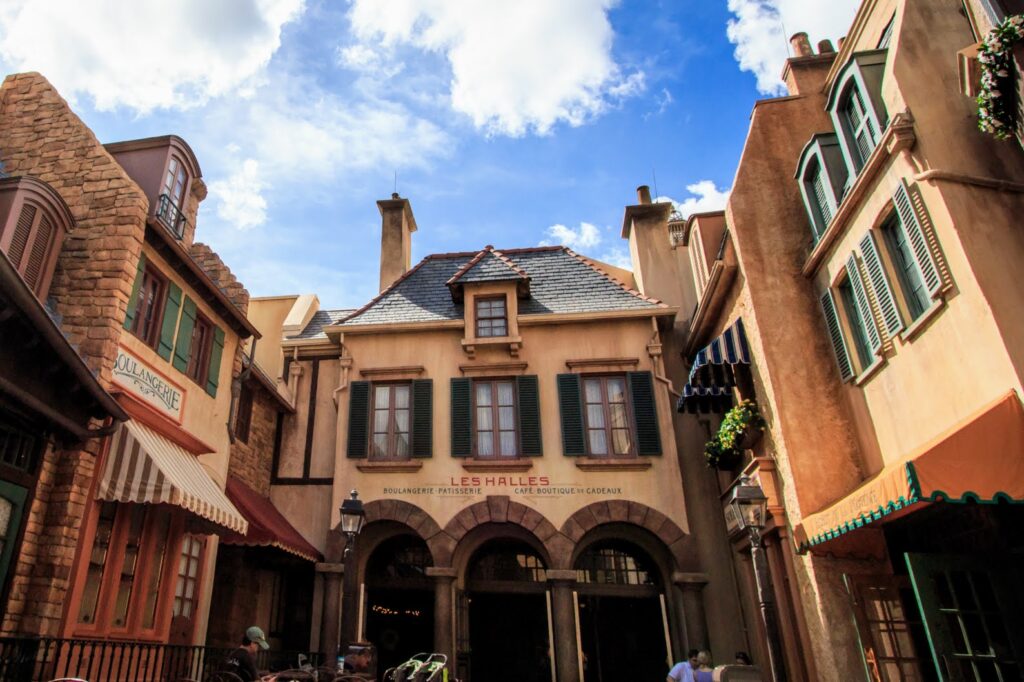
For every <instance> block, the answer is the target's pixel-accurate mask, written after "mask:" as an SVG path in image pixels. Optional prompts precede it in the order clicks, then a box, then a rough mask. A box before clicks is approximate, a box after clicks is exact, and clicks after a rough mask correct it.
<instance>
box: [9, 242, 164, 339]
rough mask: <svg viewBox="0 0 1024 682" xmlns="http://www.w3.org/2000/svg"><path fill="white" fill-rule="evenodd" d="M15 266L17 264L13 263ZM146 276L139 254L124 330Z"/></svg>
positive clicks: (130, 323) (129, 325) (130, 321)
mask: <svg viewBox="0 0 1024 682" xmlns="http://www.w3.org/2000/svg"><path fill="white" fill-rule="evenodd" d="M15 265H17V263H15ZM145 274H146V254H144V253H140V254H139V266H138V267H137V268H136V269H135V284H133V285H132V295H131V296H130V297H129V298H128V314H127V315H126V316H125V318H124V328H125V329H131V328H132V322H134V321H135V309H136V308H137V307H138V303H139V289H141V288H142V278H143V276H144V275H145Z"/></svg>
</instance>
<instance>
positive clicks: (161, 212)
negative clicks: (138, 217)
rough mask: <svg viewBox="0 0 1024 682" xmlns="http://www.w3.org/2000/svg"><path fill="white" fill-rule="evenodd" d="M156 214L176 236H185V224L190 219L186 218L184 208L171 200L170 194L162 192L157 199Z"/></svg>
mask: <svg viewBox="0 0 1024 682" xmlns="http://www.w3.org/2000/svg"><path fill="white" fill-rule="evenodd" d="M155 215H156V219H157V220H159V221H160V222H161V223H163V225H164V227H166V228H167V229H168V230H170V231H171V234H173V235H174V236H175V237H177V238H178V239H182V238H183V237H184V236H185V226H186V225H187V224H188V221H187V220H185V214H184V213H183V212H182V210H181V209H180V208H178V207H177V206H175V205H174V202H172V201H171V197H170V196H169V195H167V194H161V195H160V197H159V198H158V199H157V205H156V214H155Z"/></svg>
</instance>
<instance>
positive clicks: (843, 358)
mask: <svg viewBox="0 0 1024 682" xmlns="http://www.w3.org/2000/svg"><path fill="white" fill-rule="evenodd" d="M821 309H822V311H823V312H824V313H825V324H826V326H827V327H828V336H829V338H830V339H831V340H832V350H833V352H834V353H835V356H836V364H838V365H839V376H840V377H842V379H843V381H846V380H847V379H849V378H850V377H852V376H853V366H852V365H851V364H850V353H849V351H847V349H846V340H845V339H844V338H843V328H842V327H841V326H839V315H838V314H837V313H836V301H835V299H834V298H833V297H832V291H831V289H826V290H825V293H823V294H822V295H821Z"/></svg>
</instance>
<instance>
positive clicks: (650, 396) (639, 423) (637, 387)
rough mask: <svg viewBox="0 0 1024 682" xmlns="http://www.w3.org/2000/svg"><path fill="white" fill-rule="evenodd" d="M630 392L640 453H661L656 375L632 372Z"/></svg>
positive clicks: (630, 374) (637, 450)
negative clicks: (655, 392) (655, 394)
mask: <svg viewBox="0 0 1024 682" xmlns="http://www.w3.org/2000/svg"><path fill="white" fill-rule="evenodd" d="M627 376H628V378H629V393H630V396H631V397H632V399H633V420H634V421H635V422H636V452H637V454H638V455H660V454H661V433H660V431H659V430H658V406H657V403H656V402H655V399H654V377H653V376H652V375H651V373H650V372H630V373H629V374H628V375H627Z"/></svg>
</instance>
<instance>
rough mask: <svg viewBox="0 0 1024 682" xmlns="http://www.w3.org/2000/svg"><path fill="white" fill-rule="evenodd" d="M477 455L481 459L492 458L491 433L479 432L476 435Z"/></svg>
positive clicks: (492, 443)
mask: <svg viewBox="0 0 1024 682" xmlns="http://www.w3.org/2000/svg"><path fill="white" fill-rule="evenodd" d="M476 445H477V454H479V455H480V456H481V457H493V456H494V435H493V432H492V431H480V432H478V433H477V434H476Z"/></svg>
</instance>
